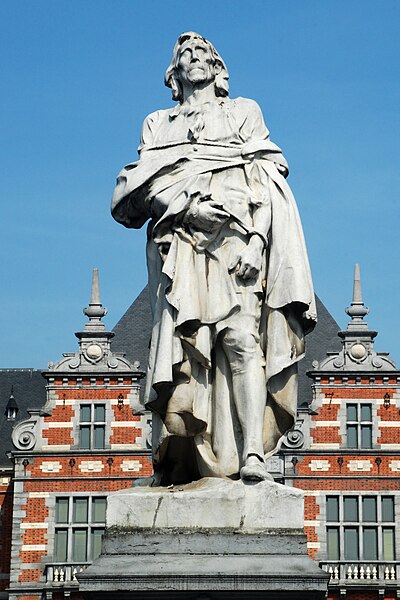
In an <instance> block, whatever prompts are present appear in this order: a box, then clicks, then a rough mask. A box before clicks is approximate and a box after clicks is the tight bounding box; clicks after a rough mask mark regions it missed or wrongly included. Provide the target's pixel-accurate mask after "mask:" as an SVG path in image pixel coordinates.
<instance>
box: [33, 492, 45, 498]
mask: <svg viewBox="0 0 400 600" xmlns="http://www.w3.org/2000/svg"><path fill="white" fill-rule="evenodd" d="M49 497H50V492H28V498H49Z"/></svg>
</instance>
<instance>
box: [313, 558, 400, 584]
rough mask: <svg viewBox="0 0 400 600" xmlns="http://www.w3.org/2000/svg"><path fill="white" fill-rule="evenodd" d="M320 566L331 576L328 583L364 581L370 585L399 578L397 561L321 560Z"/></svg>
mask: <svg viewBox="0 0 400 600" xmlns="http://www.w3.org/2000/svg"><path fill="white" fill-rule="evenodd" d="M320 567H321V568H322V569H323V570H324V571H326V572H327V573H329V575H330V576H331V579H330V585H333V584H335V583H337V584H339V583H340V584H343V582H346V584H351V582H353V581H354V582H357V584H359V583H362V582H363V581H365V583H366V584H368V585H371V584H373V583H374V581H376V582H377V583H380V584H381V583H382V582H384V581H386V582H390V581H397V580H398V579H400V571H399V569H400V563H399V562H397V561H390V562H389V561H388V562H381V561H327V562H321V563H320Z"/></svg>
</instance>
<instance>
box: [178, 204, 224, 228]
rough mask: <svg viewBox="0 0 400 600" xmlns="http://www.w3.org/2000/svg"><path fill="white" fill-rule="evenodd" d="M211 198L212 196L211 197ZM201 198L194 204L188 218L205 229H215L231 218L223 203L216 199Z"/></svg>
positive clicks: (196, 225) (191, 222) (198, 226)
mask: <svg viewBox="0 0 400 600" xmlns="http://www.w3.org/2000/svg"><path fill="white" fill-rule="evenodd" d="M209 198H211V197H209ZM209 198H207V199H203V198H199V199H198V200H197V201H195V202H194V204H192V206H191V207H190V209H189V210H188V213H187V215H186V220H187V221H188V222H189V223H190V224H191V225H194V226H195V227H197V228H198V229H203V230H204V231H209V232H212V231H215V230H216V229H219V228H220V227H221V225H223V223H224V222H225V221H226V220H227V219H228V218H229V213H227V212H225V211H224V209H223V207H222V205H221V204H220V203H218V202H216V201H215V200H211V199H209Z"/></svg>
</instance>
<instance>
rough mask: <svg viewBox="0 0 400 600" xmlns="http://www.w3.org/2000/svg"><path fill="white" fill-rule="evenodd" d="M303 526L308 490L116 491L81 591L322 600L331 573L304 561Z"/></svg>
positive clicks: (97, 595)
mask: <svg viewBox="0 0 400 600" xmlns="http://www.w3.org/2000/svg"><path fill="white" fill-rule="evenodd" d="M302 523H303V493H302V492H301V491H300V490H296V489H293V488H290V487H287V486H282V485H279V484H276V483H272V482H260V483H257V484H253V485H245V484H243V483H242V482H232V481H229V480H228V481H227V480H221V479H203V480H201V481H199V482H196V483H193V484H190V485H186V486H177V487H174V488H171V489H168V488H167V489H166V488H132V489H131V490H124V491H121V492H117V493H115V494H112V495H111V496H110V497H109V502H108V508H107V526H108V530H107V535H106V537H105V541H104V545H103V552H102V554H101V556H100V557H99V558H98V559H97V560H96V561H95V562H94V564H93V565H92V566H91V567H89V568H88V569H87V570H86V571H85V572H84V573H83V574H82V575H80V577H79V580H80V590H81V591H82V592H83V593H84V596H85V598H88V599H91V600H94V599H96V600H103V599H107V600H127V599H129V600H133V599H135V600H136V599H141V598H143V599H149V600H150V599H152V598H165V599H169V598H171V599H172V598H180V599H182V600H183V599H188V600H189V599H191V600H192V599H193V600H195V599H196V600H214V599H215V600H217V599H223V598H237V599H239V598H240V599H243V598H252V599H257V598H265V599H267V600H276V599H278V598H279V599H280V600H283V599H285V600H289V599H293V600H295V599H296V600H317V599H318V600H320V599H322V598H324V597H325V592H326V590H327V582H328V576H327V574H326V573H325V572H323V571H322V570H321V569H319V568H318V566H317V565H316V564H315V563H314V562H313V561H312V560H310V558H309V557H308V555H307V547H306V540H305V536H304V534H303V529H302Z"/></svg>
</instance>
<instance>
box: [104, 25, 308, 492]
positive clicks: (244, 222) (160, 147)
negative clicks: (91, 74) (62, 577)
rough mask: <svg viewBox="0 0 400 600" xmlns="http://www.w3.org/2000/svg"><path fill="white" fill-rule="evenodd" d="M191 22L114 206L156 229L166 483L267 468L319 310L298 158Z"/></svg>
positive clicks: (157, 433)
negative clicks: (237, 94)
mask: <svg viewBox="0 0 400 600" xmlns="http://www.w3.org/2000/svg"><path fill="white" fill-rule="evenodd" d="M228 80H229V74H228V70H227V67H226V65H225V63H224V61H223V59H222V58H221V56H220V55H219V53H218V52H217V50H216V49H215V48H214V46H213V45H212V44H211V43H210V42H209V41H208V40H206V39H204V38H203V37H202V36H200V35H199V34H197V33H194V32H187V33H184V34H182V35H181V36H180V37H179V39H178V41H177V43H176V46H175V49H174V52H173V57H172V61H171V63H170V65H169V67H168V69H167V71H166V74H165V84H166V85H167V86H168V87H170V88H171V89H172V96H173V100H175V101H177V103H178V104H177V105H176V106H175V107H173V108H169V109H167V110H157V111H155V112H153V113H151V114H150V115H149V116H148V117H147V118H146V119H145V122H144V125H143V130H142V137H141V142H140V146H139V154H140V158H139V160H138V161H137V162H134V163H131V164H129V165H127V166H126V167H124V169H123V170H122V171H121V173H120V174H119V176H118V178H117V186H116V188H115V192H114V196H113V202H112V214H113V217H114V218H115V219H116V220H117V221H118V222H120V223H121V224H123V225H124V226H126V227H133V228H140V227H142V226H143V225H144V224H145V223H146V222H147V221H150V224H149V228H148V243H147V248H146V249H147V264H148V272H149V291H150V298H151V305H152V312H153V331H152V339H151V345H150V357H149V369H148V373H147V389H146V393H145V403H146V406H147V408H149V409H150V410H152V411H153V429H152V431H153V442H152V447H153V463H154V470H155V476H154V480H153V481H152V482H148V483H153V484H154V483H155V484H156V485H159V484H161V485H169V484H170V483H187V482H190V481H193V480H194V479H200V478H201V477H209V476H213V477H225V476H228V477H236V476H237V475H239V474H240V477H241V478H242V479H244V480H263V479H267V478H268V473H267V469H266V464H265V460H266V459H267V458H268V457H269V456H271V455H272V454H273V453H274V452H275V451H276V450H277V448H278V446H279V444H280V442H281V441H282V439H283V436H284V434H285V432H287V431H288V430H289V429H290V428H291V427H292V425H293V422H294V418H295V416H296V407H297V363H298V361H299V360H301V359H302V357H303V356H304V336H305V334H306V333H307V332H308V331H309V330H310V329H312V327H313V325H314V323H315V319H316V314H315V313H316V311H315V303H314V293H313V287H312V281H311V274H310V268H309V264H308V258H307V251H306V247H305V243H304V237H303V232H302V227H301V223H300V219H299V215H298V211H297V207H296V202H295V200H294V197H293V194H292V192H291V190H290V187H289V185H288V183H287V181H286V178H287V176H288V165H287V162H286V160H285V158H284V157H283V155H282V152H281V150H280V149H279V148H278V146H276V144H274V143H273V142H272V141H271V140H270V138H269V131H268V129H267V127H266V126H265V123H264V120H263V116H262V113H261V110H260V107H259V106H258V105H257V103H256V102H254V101H253V100H249V99H246V98H233V99H232V98H229V96H228V90H229V84H228Z"/></svg>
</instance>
